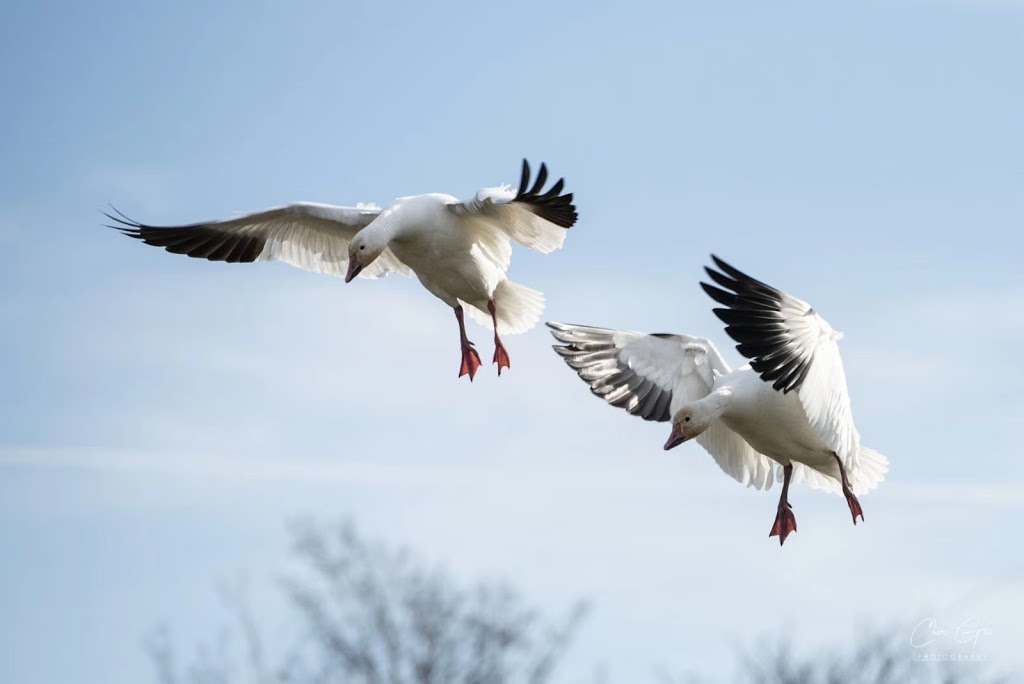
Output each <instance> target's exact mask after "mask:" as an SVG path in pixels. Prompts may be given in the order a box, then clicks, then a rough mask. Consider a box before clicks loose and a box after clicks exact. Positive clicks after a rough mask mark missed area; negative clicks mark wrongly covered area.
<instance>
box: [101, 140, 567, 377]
mask: <svg viewBox="0 0 1024 684" xmlns="http://www.w3.org/2000/svg"><path fill="white" fill-rule="evenodd" d="M547 174H548V172H547V166H545V165H544V164H541V166H540V170H539V172H538V173H537V177H536V179H535V180H534V181H533V184H532V186H531V185H530V180H531V174H530V165H529V164H528V163H527V162H526V160H525V159H524V160H523V168H522V177H521V180H520V185H519V190H518V192H516V191H513V190H512V189H511V188H510V187H509V186H501V187H497V188H485V189H483V190H481V191H480V192H478V193H477V194H476V195H475V196H474V197H473V198H472V199H469V200H465V201H460V200H458V199H456V198H455V197H453V196H451V195H446V194H440V193H430V194H424V195H415V196H411V197H401V198H399V199H397V200H396V201H395V202H394V203H392V204H391V205H390V206H389V207H387V208H386V209H383V210H381V209H380V208H379V207H376V206H372V205H357V206H355V207H338V206H332V205H328V204H315V203H311V202H296V203H293V204H288V205H284V206H281V207H275V208H273V209H268V210H266V211H260V212H255V213H251V214H244V215H241V216H238V217H235V218H232V219H223V220H218V221H206V222H201V223H192V224H188V225H182V226H151V225H146V224H143V223H139V222H137V221H133V220H132V219H129V218H128V217H126V216H124V215H123V214H120V213H119V212H118V213H119V216H112V215H110V214H108V215H107V216H108V218H110V219H111V220H113V221H114V222H116V224H117V225H114V226H111V227H113V228H117V229H118V230H121V231H122V232H123V233H125V234H126V235H128V236H130V237H134V238H137V239H139V240H142V241H143V242H145V243H146V244H150V245H154V246H157V247H163V248H164V249H166V250H167V251H169V252H173V253H176V254H186V255H188V256H191V257H196V258H202V259H208V260H210V261H227V262H232V263H238V262H243V263H244V262H254V261H283V262H285V263H288V264H291V265H293V266H297V267H299V268H302V269H305V270H309V271H315V272H317V273H327V274H330V275H334V276H344V278H345V282H349V281H351V280H352V279H353V278H355V277H357V276H361V277H364V278H378V277H380V276H384V275H387V274H388V273H392V272H394V273H401V274H402V275H406V276H408V275H412V274H416V277H417V278H418V279H419V281H420V282H421V283H422V284H423V286H424V287H425V288H426V289H427V290H428V291H429V292H430V293H431V294H433V295H434V296H436V297H437V298H438V299H440V300H442V301H443V302H444V303H445V304H447V305H448V306H450V307H452V308H453V309H454V310H455V316H456V318H457V319H458V323H459V340H460V345H461V348H462V365H461V366H460V369H459V375H460V376H462V375H467V374H468V375H469V377H470V380H472V379H473V377H474V375H475V374H476V371H477V369H478V368H479V367H480V359H479V355H478V354H477V352H476V350H475V349H474V348H473V343H472V342H470V341H469V339H468V338H467V337H466V330H465V324H464V321H463V313H464V306H463V305H465V306H466V307H468V313H469V315H470V316H471V317H473V318H474V319H476V320H477V321H478V322H479V323H481V324H483V325H486V326H488V327H493V329H494V335H495V336H494V344H495V353H494V362H495V363H497V364H498V374H499V375H500V374H501V369H502V368H508V367H509V366H510V361H509V358H508V352H507V351H506V350H505V347H504V345H503V344H502V342H501V339H500V337H499V334H515V333H521V332H525V331H527V330H529V329H530V328H532V327H533V326H534V325H536V324H537V321H538V320H539V319H540V314H541V312H542V311H543V310H544V296H543V295H542V294H541V293H540V292H537V291H536V290H532V289H530V288H528V287H525V286H523V285H519V284H516V283H513V282H510V281H509V280H508V278H507V277H506V273H507V271H508V268H509V264H510V263H511V260H512V243H511V241H512V240H515V241H516V242H518V243H520V244H522V245H523V246H525V247H529V248H531V249H536V250H538V251H541V252H545V253H547V252H551V251H554V250H556V249H558V248H560V247H561V246H562V244H563V242H564V241H565V234H566V231H567V229H568V228H570V227H572V226H573V224H575V222H576V218H577V214H576V207H575V206H574V205H573V203H572V194H571V193H566V194H562V188H563V187H564V181H563V180H561V179H559V180H558V181H556V182H555V183H554V184H553V185H552V186H551V187H550V188H549V189H547V190H546V191H544V185H545V183H546V182H547ZM115 211H116V210H115Z"/></svg>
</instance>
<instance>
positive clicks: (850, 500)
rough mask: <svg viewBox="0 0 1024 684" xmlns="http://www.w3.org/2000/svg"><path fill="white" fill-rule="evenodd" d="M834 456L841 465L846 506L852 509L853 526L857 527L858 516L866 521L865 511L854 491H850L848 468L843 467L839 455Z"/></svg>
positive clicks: (840, 471)
mask: <svg viewBox="0 0 1024 684" xmlns="http://www.w3.org/2000/svg"><path fill="white" fill-rule="evenodd" d="M832 456H833V457H834V458H835V459H836V463H838V464H839V475H840V476H841V478H842V483H843V496H845V497H846V504H847V505H848V506H849V507H850V513H851V514H852V515H853V524H854V525H856V524H857V516H858V515H859V516H860V519H861V520H864V509H863V508H861V507H860V501H857V497H856V496H854V494H853V490H852V489H850V480H849V479H848V478H847V477H846V468H844V467H843V462H842V461H841V460H839V455H838V454H835V453H833V454H832Z"/></svg>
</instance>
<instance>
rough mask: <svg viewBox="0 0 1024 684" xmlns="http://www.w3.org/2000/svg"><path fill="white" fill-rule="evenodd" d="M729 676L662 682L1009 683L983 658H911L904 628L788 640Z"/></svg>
mask: <svg viewBox="0 0 1024 684" xmlns="http://www.w3.org/2000/svg"><path fill="white" fill-rule="evenodd" d="M738 661H739V668H738V672H736V673H735V674H734V675H733V676H731V677H729V678H728V679H720V680H719V679H709V678H706V677H699V676H695V675H689V676H683V677H675V678H674V677H671V676H663V677H662V682H663V684H718V683H719V682H728V683H729V684H1010V682H1011V679H1010V678H1009V677H1004V676H998V675H996V674H993V672H992V669H991V668H989V667H987V666H986V663H984V662H948V661H921V660H915V659H914V658H913V654H912V652H911V648H910V645H909V643H908V639H907V636H906V635H905V634H903V633H902V630H889V631H878V632H875V633H872V634H870V635H868V636H866V637H864V638H862V639H861V640H860V641H858V642H857V643H855V644H853V645H852V646H848V647H839V648H831V649H827V650H825V651H821V652H818V653H816V654H810V655H800V654H797V652H796V650H795V649H794V647H793V645H792V644H791V643H790V642H789V641H786V640H782V641H776V642H764V643H762V644H761V645H760V646H757V647H755V648H753V649H748V650H746V651H744V652H742V653H740V654H739V656H738Z"/></svg>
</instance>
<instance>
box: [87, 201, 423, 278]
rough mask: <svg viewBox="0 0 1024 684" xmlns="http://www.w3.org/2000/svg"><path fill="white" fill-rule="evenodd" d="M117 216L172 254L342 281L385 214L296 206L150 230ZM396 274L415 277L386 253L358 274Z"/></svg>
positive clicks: (122, 225)
mask: <svg viewBox="0 0 1024 684" xmlns="http://www.w3.org/2000/svg"><path fill="white" fill-rule="evenodd" d="M114 211H115V212H117V213H118V214H119V216H112V215H110V214H107V215H106V216H107V218H109V219H111V220H112V221H114V222H116V223H117V225H113V226H111V227H112V228H117V229H118V230H120V231H121V232H122V233H124V234H125V235H128V236H130V237H133V238H137V239H139V240H142V241H143V242H145V243H146V244H147V245H154V246H156V247H163V248H164V249H166V250H167V251H168V252H173V253H175V254H186V255H188V256H190V257H196V258H201V259H209V260H210V261H227V262H231V263H246V262H253V261H283V262H285V263H287V264H291V265H292V266H296V267H298V268H301V269H304V270H307V271H314V272H316V273H327V274H329V275H333V276H339V277H344V276H345V272H346V270H347V269H348V244H349V242H351V241H352V238H353V236H355V234H356V233H358V232H359V231H360V230H361V229H363V228H364V227H366V226H367V225H369V224H370V222H371V221H373V219H375V218H376V217H377V214H379V213H380V209H378V208H376V207H363V206H359V207H335V206H331V205H329V204H314V203H312V202H296V203H294V204H287V205H284V206H281V207H275V208H273V209H267V210H266V211H259V212H255V213H252V214H243V215H241V216H236V217H235V218H231V219H223V220H219V221H206V222H202V223H190V224H187V225H183V226H150V225H146V224H143V223H139V222H137V221H133V220H132V219H130V218H128V217H127V216H125V215H124V214H121V213H120V212H118V211H117V210H116V209H115V210H114ZM392 271H394V272H396V273H401V274H402V275H406V276H408V275H411V273H412V272H411V271H410V269H409V267H408V266H406V265H405V264H403V263H402V262H401V261H399V260H398V258H397V257H396V256H395V255H394V254H393V253H392V252H391V250H390V249H386V250H384V252H383V253H382V254H381V255H380V256H379V257H378V258H377V259H376V260H375V261H374V262H373V263H372V264H370V266H368V267H367V268H365V269H364V270H363V272H362V273H360V274H359V275H360V277H365V278H379V277H380V276H383V275H387V274H388V273H390V272H392Z"/></svg>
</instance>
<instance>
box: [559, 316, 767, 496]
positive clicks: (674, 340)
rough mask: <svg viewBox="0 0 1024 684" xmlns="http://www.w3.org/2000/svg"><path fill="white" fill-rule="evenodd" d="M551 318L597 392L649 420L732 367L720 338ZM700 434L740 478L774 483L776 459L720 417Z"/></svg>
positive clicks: (662, 416) (702, 393)
mask: <svg viewBox="0 0 1024 684" xmlns="http://www.w3.org/2000/svg"><path fill="white" fill-rule="evenodd" d="M548 326H549V327H550V328H551V329H552V335H554V336H555V339H557V340H558V341H559V342H563V343H565V344H564V346H563V345H556V346H555V347H554V349H555V351H556V352H558V353H559V355H561V357H562V358H563V359H564V360H565V362H566V363H567V364H568V365H569V367H570V368H572V369H573V370H575V371H576V372H577V374H579V376H580V377H581V378H582V379H583V380H584V381H585V382H586V383H587V384H588V385H590V391H591V392H593V393H594V394H596V395H597V396H599V397H601V398H602V399H604V400H605V401H607V402H608V403H609V404H611V405H612V406H619V407H621V408H624V409H626V410H627V411H629V412H630V413H632V414H633V415H638V416H640V417H641V418H643V419H644V420H654V421H660V422H665V421H669V420H671V419H672V416H673V415H674V414H675V412H676V411H678V410H679V408H680V407H682V406H683V405H685V404H687V403H689V402H692V401H696V400H698V399H702V398H703V397H706V396H707V395H708V393H709V392H711V388H712V387H714V384H715V377H714V372H715V371H717V372H719V373H722V374H726V373H729V372H730V368H729V366H728V364H726V362H725V360H724V359H723V358H722V355H721V354H719V353H718V350H717V349H716V348H715V345H713V344H712V343H711V342H710V341H709V340H705V339H703V338H699V337H691V336H689V335H666V334H654V335H648V334H645V333H637V332H626V331H623V330H606V329H604V328H592V327H588V326H582V325H566V324H563V323H548ZM697 442H699V443H700V445H701V446H702V447H704V449H705V450H706V451H707V452H708V453H709V454H711V456H712V457H713V458H714V459H715V462H716V463H718V465H719V467H720V468H721V469H722V470H724V471H725V472H726V473H728V474H729V475H730V476H731V477H732V478H734V479H735V480H737V481H739V482H741V483H743V484H744V485H747V486H752V487H756V488H757V489H768V488H770V487H771V485H772V482H773V480H774V474H773V472H772V466H771V461H770V460H769V459H768V458H767V457H765V456H764V455H762V454H759V453H758V452H756V451H754V449H753V448H752V447H751V446H750V445H749V444H747V442H746V440H744V439H743V438H742V437H740V436H739V435H738V434H736V433H735V432H733V431H732V430H730V429H729V428H727V427H726V426H725V425H724V424H723V423H722V422H721V421H715V422H714V424H713V425H712V426H711V427H710V428H709V429H708V430H706V431H705V432H704V433H703V434H702V435H700V436H699V437H698V438H697Z"/></svg>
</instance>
